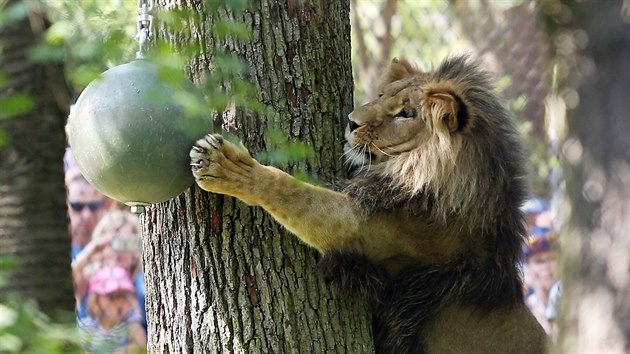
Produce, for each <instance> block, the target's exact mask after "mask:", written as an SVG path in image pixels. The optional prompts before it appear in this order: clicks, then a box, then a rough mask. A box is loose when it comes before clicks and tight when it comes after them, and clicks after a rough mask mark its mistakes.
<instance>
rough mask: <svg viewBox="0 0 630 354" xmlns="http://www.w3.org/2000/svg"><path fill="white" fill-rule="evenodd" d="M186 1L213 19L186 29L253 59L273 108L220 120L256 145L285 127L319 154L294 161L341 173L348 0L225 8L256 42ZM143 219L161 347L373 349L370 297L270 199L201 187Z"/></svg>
mask: <svg viewBox="0 0 630 354" xmlns="http://www.w3.org/2000/svg"><path fill="white" fill-rule="evenodd" d="M183 3H184V4H183V5H182V6H184V7H186V8H190V9H194V11H195V12H196V13H198V15H199V18H201V19H203V20H201V21H200V22H194V21H191V23H190V28H189V29H188V30H189V32H188V34H187V35H183V36H181V38H179V40H180V41H182V40H183V41H186V40H194V41H197V44H200V46H201V48H221V49H222V50H227V51H230V52H232V53H234V54H235V55H237V56H239V57H241V58H244V59H245V60H246V61H247V62H248V63H249V64H250V65H251V70H250V72H249V74H248V76H247V80H248V81H250V82H251V83H253V84H254V85H255V86H256V87H257V88H258V100H259V101H260V102H261V103H262V104H263V105H264V106H265V110H264V111H265V112H267V113H260V114H256V113H253V112H251V111H247V110H240V109H238V110H234V109H232V110H229V111H228V112H226V113H224V114H222V115H221V116H218V117H217V119H215V126H216V127H221V128H223V129H224V130H227V131H229V132H231V133H233V134H236V135H238V136H239V137H240V138H241V139H242V140H243V142H244V143H245V145H246V146H248V147H249V148H250V150H251V151H252V153H253V154H254V155H256V153H258V152H261V151H265V150H269V149H271V146H270V145H269V142H268V141H267V139H266V136H265V132H266V131H267V130H268V129H280V130H282V131H283V132H284V133H285V134H286V135H287V136H288V137H290V139H292V140H300V141H304V142H306V143H308V144H309V145H310V146H311V147H312V148H313V150H314V157H313V159H312V160H311V161H308V162H306V161H304V162H299V163H296V164H293V165H291V166H282V167H283V168H285V170H286V168H287V167H290V168H291V169H293V170H294V171H295V170H299V171H302V172H305V173H307V174H309V175H312V176H316V177H317V178H320V179H322V180H326V179H331V178H332V177H333V176H335V175H338V174H339V172H340V170H341V160H340V158H339V157H340V155H341V154H342V141H343V138H342V135H343V134H342V131H343V127H344V126H345V122H346V115H347V114H348V113H349V112H350V111H351V110H352V76H351V69H350V51H349V46H350V37H349V35H350V33H349V23H348V22H349V5H348V3H347V2H346V1H300V2H297V1H286V2H284V1H274V0H269V1H267V0H260V1H255V2H253V4H251V8H250V9H249V10H247V11H245V12H243V13H234V12H231V11H228V10H221V17H222V18H232V19H234V20H235V21H237V22H240V23H243V24H245V25H246V26H247V27H249V28H251V30H252V32H253V33H252V34H253V35H252V39H251V41H250V42H248V43H241V42H238V41H235V40H232V39H230V38H228V39H220V38H217V37H216V35H215V34H213V33H212V31H211V30H209V29H210V28H212V22H211V21H212V16H209V15H208V14H207V13H206V11H207V9H205V8H204V6H203V5H202V4H200V3H199V2H197V1H183ZM161 6H163V7H166V8H171V7H172V6H173V5H172V3H171V2H170V1H169V2H166V3H165V2H163V3H161ZM192 34H194V36H193V35H192ZM190 38H194V39H190ZM212 60H213V57H212V53H211V51H209V50H208V51H206V52H205V53H202V54H201V55H200V56H199V57H198V59H197V60H196V61H195V62H194V63H193V65H192V74H193V76H194V77H198V76H199V74H200V73H201V72H202V71H203V70H207V69H209V68H210V67H211V66H212V63H213V61H212ZM215 131H216V130H215ZM143 225H144V230H143V231H144V238H145V243H144V250H145V252H144V254H145V274H146V286H147V316H148V322H149V350H150V351H155V352H170V353H181V352H186V353H190V352H195V353H197V352H202V353H204V352H213V353H215V352H223V353H232V352H236V353H267V352H272V353H343V352H348V353H368V352H371V351H373V344H372V336H371V321H370V311H369V308H368V307H367V305H366V304H365V303H363V302H360V301H357V300H352V299H343V298H340V297H338V296H336V295H334V294H332V293H331V292H330V290H329V288H328V287H327V286H326V285H325V284H324V283H323V282H322V281H320V280H319V279H318V278H317V277H316V275H315V271H314V270H315V266H316V263H317V259H318V255H317V254H316V252H314V251H313V250H311V249H308V248H307V247H306V246H304V245H302V244H300V243H299V241H298V240H297V238H295V237H294V236H291V235H289V234H288V232H287V231H285V230H284V229H283V228H282V227H281V226H279V225H278V224H277V223H276V222H275V221H274V220H273V219H272V218H271V217H270V216H269V215H268V214H266V213H265V212H264V211H263V210H262V209H260V208H257V207H251V206H248V205H245V204H244V203H242V202H240V201H237V200H236V199H233V198H229V197H224V196H217V195H211V194H208V193H206V192H204V191H202V190H200V189H199V188H197V187H193V188H191V189H190V190H188V191H187V192H185V193H184V194H183V195H181V196H179V197H177V198H175V199H173V200H171V201H168V202H165V203H162V204H159V205H156V206H152V207H150V208H149V209H148V211H147V213H146V214H145V216H144V217H143Z"/></svg>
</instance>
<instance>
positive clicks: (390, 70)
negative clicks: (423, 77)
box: [380, 58, 422, 87]
mask: <svg viewBox="0 0 630 354" xmlns="http://www.w3.org/2000/svg"><path fill="white" fill-rule="evenodd" d="M420 73H422V72H421V71H420V70H418V69H417V68H416V67H415V66H414V65H413V64H411V63H410V62H408V61H407V60H405V59H396V58H394V59H393V60H392V62H391V63H390V64H389V65H388V66H387V68H386V69H385V71H383V73H382V74H381V80H380V87H383V86H385V85H387V84H390V83H392V82H394V81H398V80H400V79H404V78H406V77H408V76H413V75H416V74H420Z"/></svg>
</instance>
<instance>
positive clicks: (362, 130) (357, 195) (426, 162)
mask: <svg viewBox="0 0 630 354" xmlns="http://www.w3.org/2000/svg"><path fill="white" fill-rule="evenodd" d="M383 77H384V80H383V83H382V91H381V92H382V94H381V96H379V98H377V99H376V100H374V101H373V102H370V103H368V104H366V105H364V106H362V107H359V108H357V109H356V110H355V111H354V112H352V113H351V114H350V116H349V118H350V124H349V126H348V129H347V131H346V137H347V139H348V146H347V151H346V154H345V155H346V159H347V162H348V163H349V165H350V167H351V169H353V170H354V173H353V176H351V178H349V179H348V180H347V181H346V183H345V184H344V186H343V188H341V189H340V190H339V191H332V190H328V189H325V188H321V187H316V186H312V185H309V184H306V183H303V182H299V181H297V180H296V179H294V178H292V177H291V176H289V175H287V174H286V173H284V172H282V171H280V170H278V169H275V168H273V167H268V166H262V165H260V164H258V162H256V161H255V160H254V159H252V158H251V157H250V156H249V154H248V152H247V150H246V149H245V148H244V147H242V146H240V147H237V146H235V145H233V144H230V143H228V142H225V141H223V140H222V139H221V138H220V137H218V136H208V137H206V139H203V140H200V141H199V142H198V145H197V146H195V147H194V148H193V150H192V151H191V159H192V165H193V173H194V174H195V177H196V178H197V183H198V184H199V186H201V187H202V188H203V189H206V190H209V191H213V192H217V193H223V194H228V195H231V196H235V197H238V198H240V199H242V200H244V201H245V202H247V203H250V204H253V205H260V206H262V207H263V208H264V209H265V210H267V211H268V212H269V213H271V214H272V215H273V216H274V217H275V218H276V219H277V220H278V221H279V222H280V223H281V224H283V225H284V226H285V227H287V228H288V229H289V230H290V231H291V232H293V233H294V234H296V235H297V236H298V237H299V238H300V239H301V240H302V241H304V242H305V243H306V244H308V245H309V246H311V247H314V248H316V249H317V250H319V251H320V252H321V253H322V254H323V257H322V261H321V262H320V269H319V270H320V273H321V274H322V276H323V277H324V278H325V279H326V280H328V281H330V282H331V284H332V285H333V286H335V287H336V288H337V289H339V290H340V291H341V292H344V293H350V294H355V295H360V296H364V297H366V298H368V299H369V300H371V301H372V303H373V304H374V308H375V316H374V317H375V326H374V330H375V345H376V348H377V350H378V352H382V353H390V352H391V353H425V352H428V353H445V352H453V353H458V352H470V353H473V352H478V353H486V352H504V353H507V352H513V353H541V352H543V351H544V344H545V341H546V338H545V335H544V332H543V331H542V329H541V328H540V326H539V325H538V324H537V322H536V320H535V319H534V317H533V316H532V315H531V314H530V313H529V311H528V310H527V309H526V307H525V306H524V304H523V296H522V282H521V279H520V275H519V272H518V268H517V263H518V261H519V256H520V252H521V244H522V238H523V233H524V230H523V224H522V220H521V214H520V212H519V206H520V203H521V202H522V200H523V198H524V196H525V190H526V188H525V181H524V179H523V176H524V173H523V170H522V169H523V167H522V166H523V153H522V150H521V145H520V141H519V139H518V137H517V134H516V131H515V129H514V126H513V123H512V122H511V120H510V119H509V118H508V116H507V114H506V113H505V110H504V109H503V108H502V106H501V105H500V104H499V102H498V100H497V99H496V97H495V96H494V95H493V94H492V90H491V87H490V84H489V80H488V78H487V75H486V74H484V73H483V72H482V71H480V70H479V69H478V67H477V65H476V64H474V63H471V62H470V61H469V60H468V59H466V58H463V57H460V58H455V59H452V60H447V61H446V62H445V63H443V64H442V65H441V66H440V67H439V68H438V69H437V70H435V71H433V72H430V73H422V72H419V71H417V70H416V69H415V68H413V67H412V66H411V65H409V64H408V63H407V62H405V61H396V60H395V61H394V62H393V63H392V64H391V65H390V67H389V68H388V69H387V70H386V72H385V73H384V75H383Z"/></svg>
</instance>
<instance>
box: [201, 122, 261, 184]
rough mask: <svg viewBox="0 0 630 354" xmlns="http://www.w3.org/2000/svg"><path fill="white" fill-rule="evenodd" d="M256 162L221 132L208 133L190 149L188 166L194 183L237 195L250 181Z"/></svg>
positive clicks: (243, 148)
mask: <svg viewBox="0 0 630 354" xmlns="http://www.w3.org/2000/svg"><path fill="white" fill-rule="evenodd" d="M255 165H256V162H255V161H254V159H252V158H251V156H250V155H249V152H247V149H246V148H245V147H244V146H242V144H241V145H240V146H239V145H234V144H232V143H231V142H229V141H227V140H225V139H224V138H223V137H222V136H221V135H216V134H208V135H206V136H205V137H203V138H202V139H199V140H198V141H197V142H196V143H195V145H194V146H193V147H192V148H191V149H190V166H191V170H192V173H193V176H195V180H196V181H197V184H199V186H200V187H201V188H203V189H205V190H208V191H212V192H217V193H223V194H230V195H233V194H236V193H238V192H239V191H242V190H243V188H246V187H247V186H249V185H251V184H252V181H253V180H254V177H253V175H252V168H253V167H254V166H255Z"/></svg>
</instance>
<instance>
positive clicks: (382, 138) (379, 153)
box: [346, 85, 430, 165]
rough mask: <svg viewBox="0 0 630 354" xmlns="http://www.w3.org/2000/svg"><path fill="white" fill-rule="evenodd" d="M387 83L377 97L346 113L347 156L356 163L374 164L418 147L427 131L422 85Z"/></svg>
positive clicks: (427, 135) (424, 139) (426, 136)
mask: <svg viewBox="0 0 630 354" xmlns="http://www.w3.org/2000/svg"><path fill="white" fill-rule="evenodd" d="M396 86H397V85H393V86H386V87H385V88H384V90H383V93H382V94H381V95H380V97H379V98H377V99H375V100H374V101H372V102H369V103H367V104H365V105H363V106H361V107H359V108H357V109H356V110H354V111H353V112H352V113H350V115H349V119H350V122H349V124H348V126H347V127H346V139H347V140H348V145H349V146H348V147H349V148H350V149H351V150H352V151H351V152H348V154H347V159H348V160H349V162H350V163H352V164H356V165H364V164H368V163H371V164H374V163H378V162H381V161H383V160H386V159H387V158H388V157H391V156H395V155H398V154H400V153H402V152H407V151H411V150H413V149H416V148H418V147H419V146H420V145H421V144H422V142H423V141H426V140H427V139H428V137H429V134H430V127H429V126H428V124H427V122H426V121H425V119H423V117H422V104H421V102H422V101H421V99H422V88H421V87H420V86H412V87H406V88H402V89H400V88H398V87H396Z"/></svg>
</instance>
